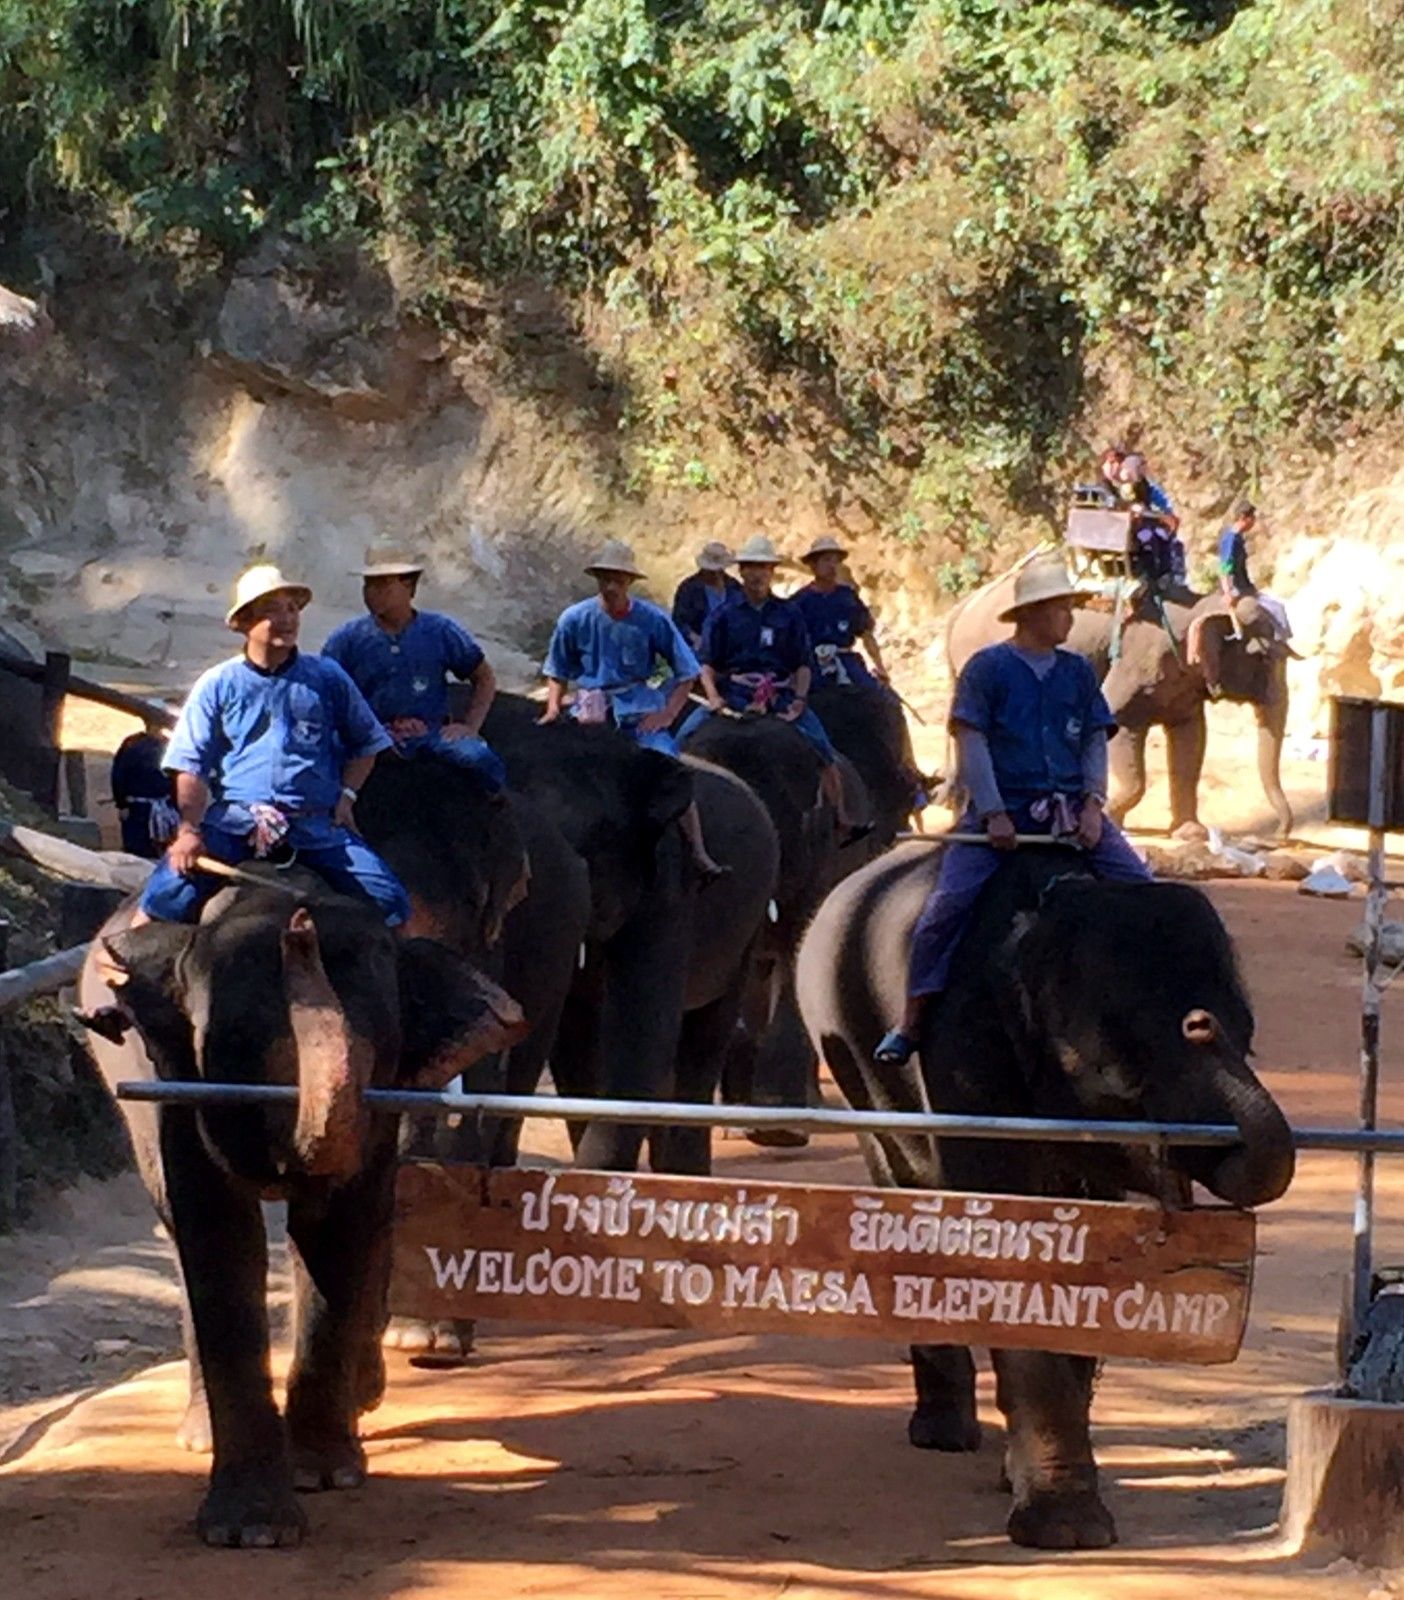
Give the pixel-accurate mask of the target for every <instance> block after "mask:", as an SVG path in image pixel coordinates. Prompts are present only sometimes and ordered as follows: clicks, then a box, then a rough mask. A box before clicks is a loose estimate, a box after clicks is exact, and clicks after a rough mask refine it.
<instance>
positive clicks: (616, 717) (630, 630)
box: [541, 539, 727, 881]
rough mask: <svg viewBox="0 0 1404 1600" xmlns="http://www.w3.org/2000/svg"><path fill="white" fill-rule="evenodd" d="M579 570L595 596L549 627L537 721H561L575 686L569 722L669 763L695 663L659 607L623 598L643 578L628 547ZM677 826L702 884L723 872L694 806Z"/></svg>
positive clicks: (616, 545)
mask: <svg viewBox="0 0 1404 1600" xmlns="http://www.w3.org/2000/svg"><path fill="white" fill-rule="evenodd" d="M585 571H586V572H587V573H589V575H590V576H591V577H592V578H593V579H594V580H595V584H596V586H597V588H598V589H599V594H598V596H597V597H596V598H594V599H592V600H578V601H576V603H575V604H574V605H573V606H567V607H566V609H565V610H564V611H563V612H562V613H561V615H560V617H559V618H558V619H557V621H556V629H555V632H554V633H553V634H552V635H551V645H550V648H549V649H548V650H547V652H546V662H545V665H544V666H543V667H542V669H541V670H542V672H543V673H544V674H545V677H546V681H547V684H548V689H547V694H546V709H545V711H544V712H543V713H542V716H541V721H542V722H543V723H551V722H555V721H556V720H557V719H558V718H559V717H560V715H561V712H562V710H563V709H564V707H565V694H566V689H567V687H568V685H570V684H572V683H574V684H575V686H576V694H575V701H574V704H573V705H572V706H571V715H572V716H573V717H574V718H575V720H576V721H577V722H581V723H585V724H587V725H588V724H590V723H612V724H613V725H614V726H615V727H616V728H618V729H619V731H620V732H621V733H624V734H627V735H628V736H629V737H630V738H631V739H633V740H635V741H636V742H637V743H638V744H641V745H643V746H644V747H645V748H646V749H649V750H660V751H662V752H663V754H664V755H670V756H676V755H677V754H678V745H677V740H676V739H674V737H673V734H672V731H671V730H672V726H673V723H674V722H676V721H677V719H678V717H679V716H681V714H682V709H683V707H684V706H685V705H686V704H687V697H688V695H689V693H690V692H691V690H692V686H693V684H695V683H696V681H697V675H698V670H699V669H698V664H697V657H696V656H695V655H693V653H692V650H691V648H690V647H689V645H688V642H687V640H686V639H684V638H683V636H682V634H681V633H680V632H679V631H678V629H677V626H676V624H675V623H674V622H673V619H672V618H671V617H670V616H669V615H668V613H667V612H666V611H664V610H663V608H662V607H661V606H656V605H654V604H653V602H652V601H651V600H641V599H639V597H638V596H637V595H631V594H630V593H629V586H630V584H632V583H633V581H634V580H635V579H636V578H641V577H643V573H642V572H640V571H639V568H638V565H637V563H636V561H635V559H634V552H633V550H631V549H630V547H629V546H628V545H627V544H624V543H622V542H621V541H620V540H618V539H609V540H607V541H606V542H605V544H604V545H603V547H602V548H601V549H600V551H599V553H598V554H597V555H596V556H595V557H594V559H593V560H592V561H590V562H589V564H588V565H587V566H586V568H585ZM660 662H661V663H662V664H663V665H664V666H665V667H666V668H667V669H668V672H669V673H670V674H671V676H670V677H669V678H668V679H667V680H665V681H664V682H663V683H662V684H661V685H660V684H655V682H654V681H653V680H654V677H655V674H656V673H657V671H658V665H659V663H660ZM678 826H679V827H680V828H681V829H682V832H683V836H684V838H685V839H686V840H687V843H688V848H689V849H690V850H691V852H692V859H693V862H694V863H695V865H696V867H697V870H698V871H699V872H700V873H701V874H702V877H703V878H704V879H705V880H707V881H710V880H712V879H713V878H718V877H721V876H722V875H723V874H724V873H725V872H726V870H727V869H726V868H725V867H723V866H721V865H719V864H718V863H717V862H716V861H714V860H713V859H712V857H711V855H710V853H709V852H708V850H707V845H706V841H705V840H704V839H703V837H702V820H701V818H700V817H699V816H698V814H697V804H696V802H695V801H694V802H693V803H692V804H691V805H689V806H688V808H687V810H686V811H684V812H683V813H682V815H681V816H680V817H679V818H678Z"/></svg>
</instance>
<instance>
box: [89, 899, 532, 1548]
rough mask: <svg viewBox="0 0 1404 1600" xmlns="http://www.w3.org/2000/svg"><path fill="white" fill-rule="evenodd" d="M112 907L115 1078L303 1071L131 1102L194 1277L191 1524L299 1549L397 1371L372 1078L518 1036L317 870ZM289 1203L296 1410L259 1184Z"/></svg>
mask: <svg viewBox="0 0 1404 1600" xmlns="http://www.w3.org/2000/svg"><path fill="white" fill-rule="evenodd" d="M131 915H132V907H131V906H130V905H127V906H124V907H122V908H120V909H119V910H118V911H116V912H115V913H114V914H113V915H112V917H111V918H109V920H108V922H107V923H106V924H105V925H104V927H103V929H102V930H101V931H100V933H99V935H98V938H97V939H96V940H95V941H94V943H93V946H92V948H91V950H90V953H89V955H88V958H87V961H86V964H85V965H84V968H83V971H82V974H81V976H80V979H79V999H80V1005H81V1006H82V1008H83V1010H82V1012H81V1015H82V1016H83V1018H84V1020H85V1021H87V1023H88V1025H89V1026H90V1027H91V1028H92V1029H93V1037H92V1039H91V1049H92V1053H93V1056H94V1058H95V1060H96V1062H97V1065H98V1067H99V1069H100V1071H101V1072H102V1075H103V1077H104V1078H105V1079H106V1080H107V1082H108V1084H109V1085H116V1084H117V1083H119V1082H121V1081H122V1080H125V1079H137V1080H140V1079H146V1080H153V1079H154V1080H163V1081H176V1082H192V1083H199V1082H209V1083H249V1084H277V1085H292V1086H296V1088H297V1089H298V1091H299V1092H298V1098H297V1102H296V1104H295V1105H286V1104H259V1105H255V1106H228V1105H226V1106H207V1107H204V1108H196V1107H191V1106H173V1105H172V1106H158V1105H151V1104H140V1103H131V1102H125V1101H123V1102H120V1105H121V1110H122V1113H123V1116H124V1117H125V1119H126V1122H127V1126H128V1129H129V1130H130V1133H131V1139H132V1144H133V1147H134V1150H135V1154H136V1159H137V1164H138V1167H139V1169H140V1171H141V1175H142V1178H143V1181H144V1182H145V1184H146V1187H147V1189H148V1191H149V1193H150V1195H151V1198H152V1200H153V1202H154V1204H155V1207H156V1210H157V1212H158V1214H159V1215H160V1217H161V1220H162V1221H163V1222H164V1223H165V1225H166V1228H167V1230H168V1231H169V1233H170V1235H171V1237H172V1239H173V1240H174V1242H175V1246H176V1252H177V1255H178V1257H179V1261H180V1267H181V1275H182V1278H183V1280H184V1284H185V1301H186V1315H185V1336H186V1350H187V1354H188V1356H189V1358H190V1373H191V1397H190V1406H189V1409H188V1411H187V1413H186V1420H185V1422H184V1423H183V1424H182V1437H183V1441H184V1442H186V1443H188V1444H190V1445H191V1446H192V1447H193V1448H200V1447H202V1446H204V1445H205V1444H206V1442H207V1440H208V1441H209V1442H212V1444H213V1449H214V1461H213V1465H212V1468H211V1472H210V1480H209V1487H208V1491H207V1493H206V1495H205V1499H204V1502H203V1504H202V1505H201V1508H200V1511H199V1515H198V1518H197V1527H198V1530H199V1533H200V1535H201V1537H202V1538H203V1539H204V1540H205V1542H206V1543H207V1544H211V1545H243V1546H262V1545H290V1544H296V1543H298V1542H299V1541H300V1539H301V1537H302V1535H303V1533H304V1531H305V1529H306V1526H307V1522H306V1518H305V1516H304V1514H303V1512H302V1509H301V1507H300V1506H299V1504H298V1502H297V1499H296V1497H295V1493H294V1491H295V1490H298V1489H305V1490H313V1489H324V1488H337V1489H340V1488H353V1487H356V1486H358V1485H359V1484H360V1483H362V1482H363V1481H364V1479H365V1457H364V1454H363V1452H362V1449H361V1446H360V1443H359V1440H358V1438H357V1420H356V1419H357V1413H358V1412H359V1411H362V1410H369V1409H370V1408H371V1407H372V1406H374V1405H375V1404H376V1403H377V1401H378V1400H379V1397H380V1393H381V1389H382V1388H383V1384H384V1367H383V1364H382V1363H381V1361H380V1357H379V1348H378V1339H379V1333H380V1328H381V1326H382V1324H383V1307H384V1295H385V1286H386V1278H387V1274H388V1270H389V1249H390V1225H391V1216H392V1210H393V1199H394V1173H395V1165H396V1137H397V1119H396V1118H394V1117H392V1116H386V1115H383V1114H381V1115H377V1114H374V1113H371V1112H368V1111H367V1110H366V1108H365V1106H364V1103H363V1102H362V1100H361V1093H362V1091H363V1090H364V1089H366V1088H371V1087H376V1088H379V1087H385V1088H390V1087H427V1088H437V1087H441V1086H442V1085H443V1084H444V1083H446V1082H447V1081H448V1080H449V1079H451V1078H452V1077H454V1076H455V1075H457V1074H458V1073H460V1072H462V1071H463V1070H464V1069H465V1068H467V1067H469V1066H471V1065H472V1063H473V1062H475V1061H477V1060H479V1059H480V1058H482V1057H483V1056H485V1055H489V1054H491V1053H493V1052H496V1051H498V1050H501V1049H502V1048H504V1047H505V1046H507V1045H509V1044H511V1043H512V1042H513V1041H515V1040H516V1039H518V1038H519V1037H520V1036H521V1035H522V1033H523V1032H524V1030H525V1022H524V1020H523V1018H522V1014H521V1012H520V1010H519V1009H518V1007H517V1006H516V1005H515V1004H514V1003H513V1002H512V1001H511V1000H510V999H508V997H507V996H506V995H504V994H503V993H502V991H501V990H500V989H498V988H497V986H496V985H494V984H492V983H490V982H489V981H488V980H487V979H486V978H484V977H483V976H482V975H481V974H479V973H477V972H476V971H475V970H474V969H473V968H472V967H471V966H470V965H469V964H468V963H467V962H465V961H464V960H463V959H462V958H461V957H460V956H458V955H457V954H455V953H454V952H452V951H450V950H448V949H447V948H445V947H444V946H443V945H440V944H437V943H435V942H433V941H431V940H426V939H421V938H397V937H396V936H395V935H393V934H392V933H391V932H390V931H389V930H388V929H387V928H386V927H385V926H384V925H383V923H382V921H381V920H380V917H379V915H378V914H377V913H376V912H375V910H374V909H373V908H371V907H369V906H367V905H366V904H364V903H362V902H360V901H358V900H349V899H344V898H340V897H337V896H335V895H332V894H330V892H329V891H327V890H326V889H325V887H324V886H322V885H320V884H319V883H318V882H317V881H316V880H308V882H307V885H306V887H305V888H304V889H303V890H301V891H300V892H298V893H296V894H290V893H289V891H288V890H287V888H285V887H284V886H283V885H282V884H277V885H270V886H269V887H266V888H265V887H240V888H235V889H226V890H223V891H221V893H220V894H218V895H216V896H215V897H214V899H212V900H211V901H210V903H209V905H208V906H207V907H206V909H205V911H204V914H203V916H202V918H201V920H200V922H199V923H198V924H195V925H194V926H185V925H180V924H173V923H159V922H156V923H148V924H146V925H144V926H139V927H135V928H134V927H132V926H131V925H130V922H131ZM268 1199H283V1200H286V1201H287V1205H288V1235H289V1239H290V1242H291V1246H292V1254H293V1260H294V1280H295V1315H294V1326H295V1331H294V1353H293V1362H292V1370H291V1374H290V1376H289V1379H288V1391H287V1405H286V1415H285V1417H284V1416H280V1415H279V1412H278V1409H277V1407H276V1405H275V1403H274V1399H273V1393H272V1387H271V1383H270V1373H269V1358H268V1317H267V1309H266V1306H265V1303H264V1296H265V1288H266V1278H267V1260H266V1245H265V1239H264V1231H263V1218H262V1214H261V1212H260V1209H259V1202H260V1200H268Z"/></svg>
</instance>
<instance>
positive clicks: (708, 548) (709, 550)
mask: <svg viewBox="0 0 1404 1600" xmlns="http://www.w3.org/2000/svg"><path fill="white" fill-rule="evenodd" d="M735 565H736V557H735V556H734V555H732V553H731V551H730V550H728V549H727V547H726V546H725V545H724V544H722V542H721V541H720V540H719V539H713V540H712V542H711V543H710V544H704V545H703V546H702V548H701V549H700V550H699V551H698V552H697V570H698V571H699V572H725V571H726V569H727V568H728V567H734V566H735Z"/></svg>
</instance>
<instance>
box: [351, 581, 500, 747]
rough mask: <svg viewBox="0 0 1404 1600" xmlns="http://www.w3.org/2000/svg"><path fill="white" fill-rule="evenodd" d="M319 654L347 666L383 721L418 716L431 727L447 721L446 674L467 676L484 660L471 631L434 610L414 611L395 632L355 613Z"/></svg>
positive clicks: (371, 618) (457, 676)
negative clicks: (403, 625)
mask: <svg viewBox="0 0 1404 1600" xmlns="http://www.w3.org/2000/svg"><path fill="white" fill-rule="evenodd" d="M322 654H323V655H324V656H330V658H331V659H332V660H333V661H335V662H336V664H337V665H338V666H339V667H342V668H344V669H345V671H346V673H347V674H348V675H349V677H350V678H351V681H352V682H353V683H354V684H355V685H356V687H357V688H358V689H359V690H360V691H361V693H362V694H363V695H364V696H365V697H366V699H367V700H368V701H369V702H370V707H371V710H372V711H374V712H375V714H376V716H377V717H379V718H380V720H381V721H382V722H393V721H394V720H395V718H396V717H418V718H419V719H420V720H421V721H423V722H425V723H427V724H428V726H429V728H430V729H431V730H432V729H435V728H441V727H442V726H443V725H444V723H446V722H447V721H448V716H449V702H448V680H449V676H450V675H452V676H453V677H455V678H471V677H472V675H473V674H474V673H475V672H476V671H477V670H478V668H479V667H480V666H482V664H483V652H482V650H481V648H480V647H479V645H478V641H477V640H476V639H475V638H474V637H473V635H472V634H471V633H469V632H468V630H467V629H466V628H461V627H459V625H458V624H457V623H456V622H455V621H454V620H453V618H452V617H445V616H441V615H440V614H439V613H438V612H437V611H416V612H415V613H414V615H413V616H412V617H411V618H410V620H409V622H408V624H407V625H406V626H405V627H404V628H403V629H401V631H400V632H399V633H388V632H387V631H386V630H385V629H384V628H382V627H381V626H380V624H379V623H378V622H377V621H376V620H375V618H374V617H372V616H364V617H357V618H356V619H355V621H354V622H344V623H342V625H341V626H340V627H339V628H338V629H337V630H336V632H335V633H333V634H332V636H331V638H330V639H328V640H327V642H326V643H325V644H324V645H323V646H322Z"/></svg>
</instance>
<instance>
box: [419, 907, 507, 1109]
mask: <svg viewBox="0 0 1404 1600" xmlns="http://www.w3.org/2000/svg"><path fill="white" fill-rule="evenodd" d="M398 958H399V974H400V1028H401V1046H400V1063H399V1072H398V1073H397V1075H396V1081H397V1082H398V1083H399V1084H400V1086H401V1087H402V1088H406V1089H442V1088H443V1087H444V1085H445V1084H447V1083H449V1082H450V1081H451V1080H452V1079H454V1078H456V1077H457V1076H458V1075H459V1073H461V1072H466V1071H467V1070H468V1068H469V1067H471V1066H472V1065H473V1064H474V1062H476V1061H480V1060H481V1059H482V1058H483V1057H484V1056H489V1055H495V1054H496V1053H497V1052H498V1051H499V1050H506V1049H509V1048H510V1047H511V1046H512V1045H514V1044H516V1043H517V1042H518V1040H520V1039H523V1038H525V1037H526V1035H527V1033H528V1031H529V1028H528V1024H527V1021H526V1019H525V1017H524V1016H523V1015H522V1008H521V1007H520V1006H519V1005H518V1004H517V1003H516V1001H515V1000H513V999H512V998H511V996H510V995H508V994H506V993H505V992H504V991H503V990H501V989H499V988H498V987H497V985H496V984H495V983H493V982H492V981H491V980H490V979H488V978H486V977H484V976H483V974H482V973H481V972H479V971H478V970H477V969H476V968H475V967H472V966H470V965H469V964H468V962H467V961H465V960H464V959H463V958H462V957H461V956H459V955H457V954H455V953H454V952H453V951H452V950H450V949H448V948H447V947H446V946H445V945H441V944H438V943H436V942H435V941H434V940H432V939H405V940H402V941H401V942H400V945H399V949H398Z"/></svg>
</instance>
